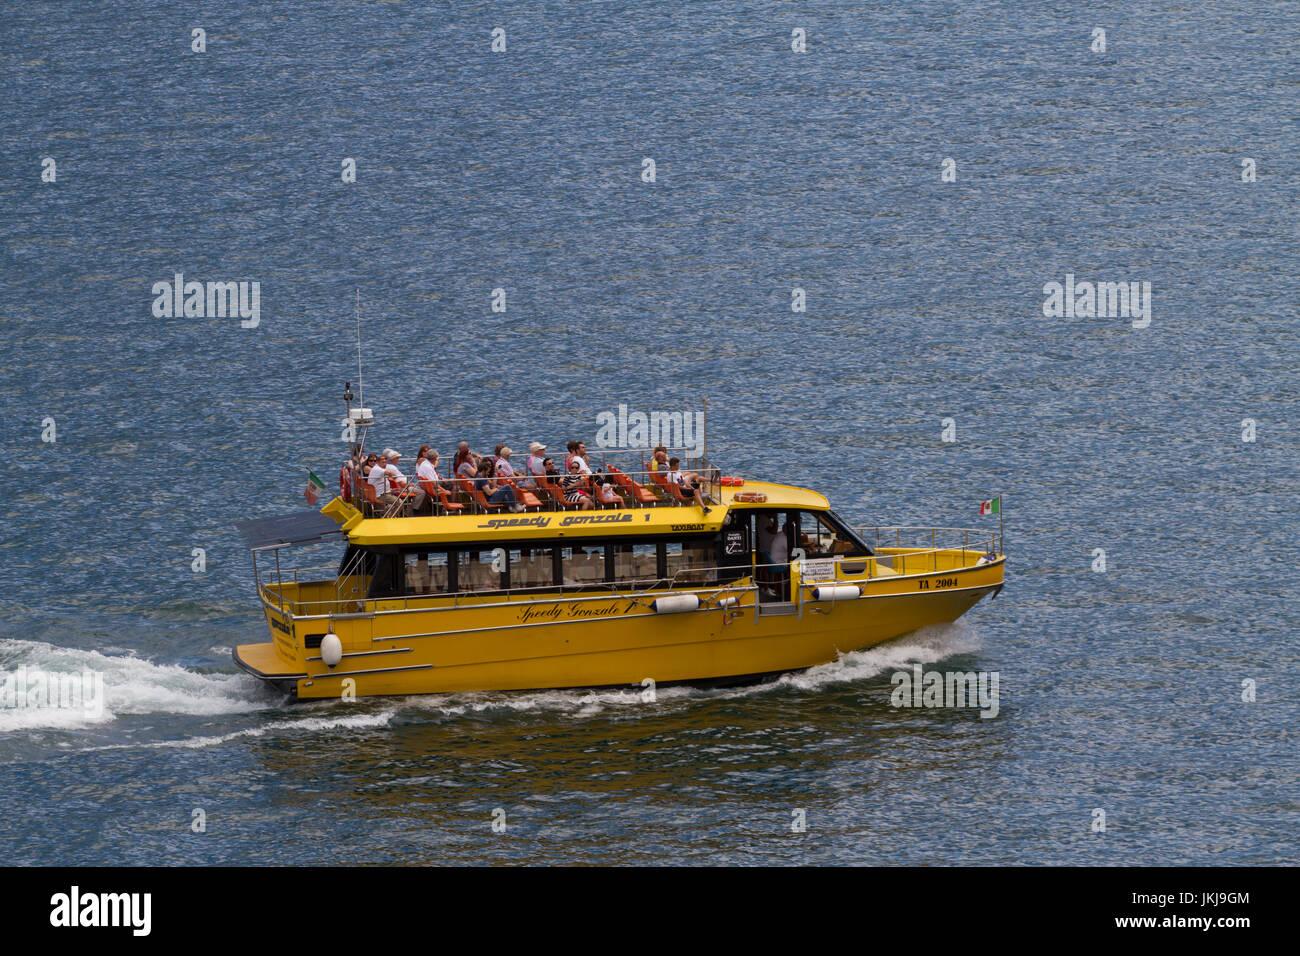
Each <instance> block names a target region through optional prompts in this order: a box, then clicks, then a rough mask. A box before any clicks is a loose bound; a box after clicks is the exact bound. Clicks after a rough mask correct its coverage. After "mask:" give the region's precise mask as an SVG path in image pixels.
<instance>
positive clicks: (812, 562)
mask: <svg viewBox="0 0 1300 956" xmlns="http://www.w3.org/2000/svg"><path fill="white" fill-rule="evenodd" d="M799 579H800V580H801V581H804V582H809V581H834V580H835V559H834V558H804V559H803V560H802V561H800V562H799Z"/></svg>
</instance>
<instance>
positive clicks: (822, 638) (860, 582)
mask: <svg viewBox="0 0 1300 956" xmlns="http://www.w3.org/2000/svg"><path fill="white" fill-rule="evenodd" d="M908 550H909V549H902V548H899V549H889V551H890V553H891V554H892V555H905V554H906V553H907V552H908ZM932 554H933V552H927V554H926V556H925V559H924V560H925V562H926V563H927V564H929V563H930V562H931V561H932V560H933V563H934V567H936V568H942V569H943V570H936V571H932V572H923V573H915V574H908V573H904V574H898V573H893V572H890V571H889V570H887V568H885V567H884V565H883V564H882V566H880V567H878V566H877V565H876V562H875V561H870V562H867V564H869V565H870V567H868V568H866V569H864V570H863V571H862V572H861V573H860V574H856V575H855V574H845V573H843V572H842V569H837V570H836V572H835V573H836V579H835V581H834V582H831V583H834V584H838V585H845V584H850V583H851V584H853V585H855V586H856V587H857V588H858V590H859V591H860V592H861V596H860V597H856V598H854V599H851V600H836V601H828V600H821V601H819V600H817V599H816V597H817V594H818V592H817V590H816V587H815V585H813V584H809V583H801V582H800V581H799V580H798V574H797V570H796V572H795V575H794V579H793V580H792V582H791V592H790V594H791V596H792V597H793V598H794V600H792V601H791V602H789V603H785V604H763V605H762V606H761V607H756V606H755V601H756V599H757V597H758V594H757V591H756V590H754V589H753V588H751V587H746V585H748V584H750V582H749V581H748V580H747V579H746V580H742V581H738V582H736V583H735V585H733V586H732V587H731V588H730V589H727V588H717V587H714V588H703V587H701V588H699V589H697V590H695V591H694V593H696V594H698V595H699V596H700V597H701V599H702V600H701V608H700V609H699V610H694V611H687V612H684V613H656V611H655V610H654V608H653V606H652V603H651V602H653V601H654V599H655V598H656V597H662V596H663V593H664V592H658V593H654V592H646V593H642V594H638V595H619V594H608V593H604V594H593V593H590V592H587V593H579V594H573V593H570V592H565V593H563V594H561V593H558V592H551V593H540V594H539V593H533V594H528V595H526V596H525V595H520V594H504V595H501V594H499V595H484V596H482V597H477V598H475V597H469V598H466V597H463V596H462V597H460V598H451V597H430V598H408V599H400V600H396V601H383V600H380V601H364V602H362V601H349V602H346V606H345V612H344V613H339V611H338V610H335V611H334V613H331V614H330V615H328V616H324V615H319V614H317V615H311V614H306V615H302V614H300V615H294V614H293V613H292V609H293V606H294V605H293V598H295V597H297V596H298V592H296V591H291V589H293V588H297V587H301V588H303V589H306V588H309V587H311V586H310V585H302V586H298V585H288V584H286V585H285V586H284V588H285V593H284V594H270V593H269V592H268V593H264V604H265V606H266V613H267V617H268V623H269V624H270V626H271V632H272V636H273V640H272V641H271V642H270V643H264V644H248V645H242V646H240V647H237V648H236V649H235V652H234V657H235V661H236V662H237V663H238V664H239V665H240V666H241V667H243V668H244V669H245V670H248V671H249V672H251V673H253V674H255V675H257V676H258V677H261V678H264V679H266V680H270V681H273V682H276V683H277V684H279V685H280V686H283V687H285V688H286V689H292V691H293V692H294V693H295V694H296V696H298V697H299V698H342V697H348V696H358V697H360V696H372V695H398V694H433V693H447V692H456V691H482V690H525V689H542V688H565V687H599V686H614V685H627V686H633V685H644V682H645V681H647V680H650V681H654V682H655V683H656V684H670V683H679V682H726V681H729V680H740V679H744V678H753V677H757V676H760V675H771V674H777V673H782V672H786V671H795V670H801V669H804V668H808V667H813V666H816V665H818V664H825V663H828V662H830V661H833V660H835V659H836V658H837V657H839V656H840V655H842V654H845V653H847V652H850V651H856V650H862V649H863V648H867V647H871V646H873V645H876V644H879V643H881V642H882V641H886V640H889V639H890V638H894V637H899V636H901V635H903V634H907V633H909V632H911V631H914V630H916V629H917V628H920V627H925V626H927V625H932V624H940V623H945V622H950V621H954V620H956V619H957V618H958V617H960V616H961V615H962V614H964V613H965V612H966V611H967V610H969V609H970V607H971V606H973V605H974V604H975V603H976V602H977V601H979V599H980V598H982V597H984V596H985V595H986V594H989V593H991V592H995V591H996V590H997V589H999V588H1000V587H1001V585H1002V583H1003V566H1004V559H1002V558H1001V557H999V558H998V560H996V561H994V562H992V563H989V564H982V565H975V564H973V563H968V562H971V561H973V560H974V558H975V557H976V555H974V554H972V553H971V552H969V551H960V550H953V551H950V552H949V551H942V552H940V553H939V554H938V555H937V556H933V557H932ZM882 556H884V553H883V552H882ZM673 593H682V592H681V591H680V590H679V591H674V592H673ZM728 597H734V598H735V600H736V603H734V604H732V605H731V606H729V607H728V606H725V603H726V599H727V598H728ZM277 599H278V600H279V601H280V602H281V603H284V606H285V610H284V611H283V612H282V611H281V610H280V607H279V606H277ZM340 607H344V605H343V604H342V602H340ZM326 632H332V633H334V634H337V635H338V637H339V639H340V641H341V643H342V647H343V657H342V660H341V661H340V662H339V663H338V664H337V665H336V666H334V667H332V668H331V667H328V666H326V664H325V663H324V661H323V660H322V659H321V652H320V650H319V649H314V648H313V642H314V643H315V647H316V648H319V644H320V638H321V635H322V634H323V633H326Z"/></svg>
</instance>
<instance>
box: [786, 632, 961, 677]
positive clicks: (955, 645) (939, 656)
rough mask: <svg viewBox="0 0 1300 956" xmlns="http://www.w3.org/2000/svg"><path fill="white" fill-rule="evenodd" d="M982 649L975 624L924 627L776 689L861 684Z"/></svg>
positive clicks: (810, 671) (805, 673)
mask: <svg viewBox="0 0 1300 956" xmlns="http://www.w3.org/2000/svg"><path fill="white" fill-rule="evenodd" d="M979 647H980V641H979V637H978V636H977V634H976V633H975V628H974V625H972V624H969V623H967V622H965V621H957V622H956V623H953V624H939V625H935V626H934V627H923V628H921V629H920V630H919V631H916V632H915V633H913V634H909V635H908V636H907V637H904V638H901V639H899V640H896V641H886V642H885V643H884V644H878V645H876V646H875V647H869V648H867V649H866V650H862V651H851V652H850V653H848V654H845V655H844V656H843V657H841V658H839V659H838V660H835V661H831V662H830V663H829V664H819V665H818V666H816V667H810V668H809V669H808V670H806V671H800V672H798V673H795V674H786V675H784V676H782V677H781V679H780V680H778V681H777V683H776V685H775V686H777V687H780V686H787V687H797V688H799V689H800V690H816V689H817V688H819V687H825V686H827V685H829V684H838V683H843V682H846V681H859V680H866V679H868V678H871V677H875V676H877V675H878V674H883V673H885V672H887V671H894V670H898V669H899V668H903V667H907V666H909V665H911V664H914V663H920V664H933V663H934V662H935V661H941V660H943V659H944V658H945V657H951V656H952V655H954V654H969V653H972V652H973V651H976V650H978V649H979Z"/></svg>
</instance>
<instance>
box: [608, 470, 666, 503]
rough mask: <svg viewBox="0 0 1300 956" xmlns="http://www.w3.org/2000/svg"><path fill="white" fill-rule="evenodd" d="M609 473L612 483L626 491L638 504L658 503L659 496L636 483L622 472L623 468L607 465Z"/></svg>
mask: <svg viewBox="0 0 1300 956" xmlns="http://www.w3.org/2000/svg"><path fill="white" fill-rule="evenodd" d="M609 473H610V474H611V475H613V476H614V484H616V485H618V486H619V487H620V488H622V489H623V490H624V491H626V492H627V493H628V494H629V495H630V496H631V498H632V500H633V501H635V502H636V503H637V504H638V505H654V504H658V503H659V496H658V495H656V494H655V493H654V492H653V491H651V490H650V489H649V488H647V487H645V485H641V484H638V483H637V482H635V481H633V480H632V479H631V478H629V477H628V476H627V475H626V474H624V472H623V469H621V468H615V467H614V466H613V465H610V466H609Z"/></svg>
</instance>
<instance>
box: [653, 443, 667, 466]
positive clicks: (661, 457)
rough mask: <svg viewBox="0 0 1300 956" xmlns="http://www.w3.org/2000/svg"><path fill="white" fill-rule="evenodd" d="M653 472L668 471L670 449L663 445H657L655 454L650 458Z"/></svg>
mask: <svg viewBox="0 0 1300 956" xmlns="http://www.w3.org/2000/svg"><path fill="white" fill-rule="evenodd" d="M649 467H650V470H651V471H667V470H668V449H667V448H665V447H664V446H663V445H655V450H654V453H653V454H652V455H651V456H650V466H649Z"/></svg>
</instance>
